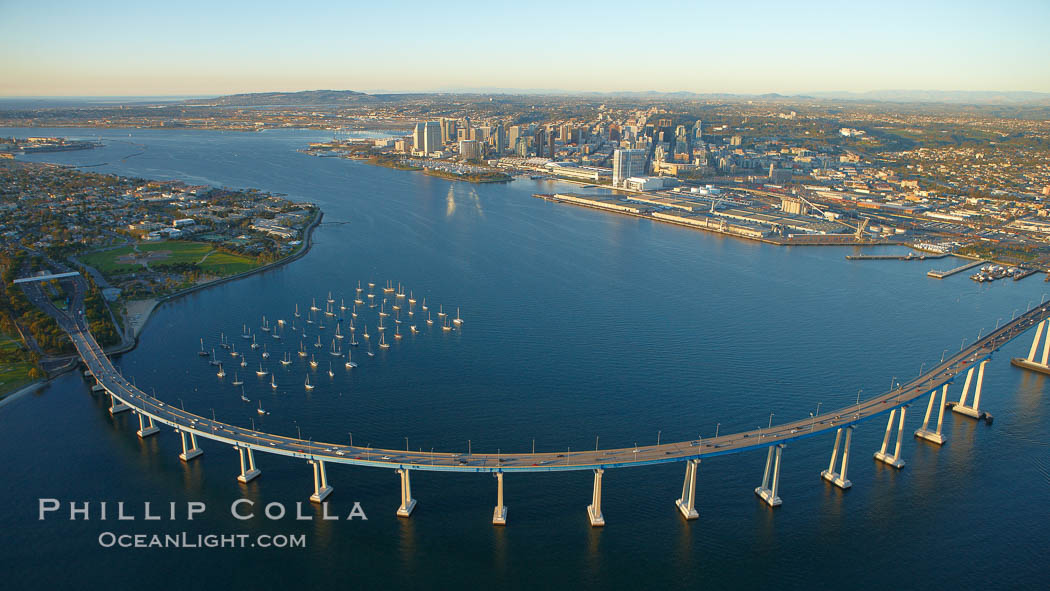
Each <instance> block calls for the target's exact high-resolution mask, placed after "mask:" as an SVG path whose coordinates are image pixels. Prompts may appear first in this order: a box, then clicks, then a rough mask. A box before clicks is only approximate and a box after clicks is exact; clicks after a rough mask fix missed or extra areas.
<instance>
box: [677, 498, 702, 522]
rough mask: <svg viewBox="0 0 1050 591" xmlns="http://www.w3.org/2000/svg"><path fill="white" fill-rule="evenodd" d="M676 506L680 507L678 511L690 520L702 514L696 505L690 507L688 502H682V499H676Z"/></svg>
mask: <svg viewBox="0 0 1050 591" xmlns="http://www.w3.org/2000/svg"><path fill="white" fill-rule="evenodd" d="M674 504H675V506H676V507H678V512H679V513H681V514H682V517H685V518H686V519H688V520H693V519H699V518H700V514H699V513H697V511H696V508H695V507H689V506H687V504H686V503H683V502H682V499H675V502H674Z"/></svg>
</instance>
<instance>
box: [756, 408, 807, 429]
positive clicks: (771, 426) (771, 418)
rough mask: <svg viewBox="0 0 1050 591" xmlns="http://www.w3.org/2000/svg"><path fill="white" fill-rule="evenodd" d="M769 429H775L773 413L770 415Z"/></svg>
mask: <svg viewBox="0 0 1050 591" xmlns="http://www.w3.org/2000/svg"><path fill="white" fill-rule="evenodd" d="M818 408H819V405H818ZM767 428H768V429H772V428H773V413H769V427H767Z"/></svg>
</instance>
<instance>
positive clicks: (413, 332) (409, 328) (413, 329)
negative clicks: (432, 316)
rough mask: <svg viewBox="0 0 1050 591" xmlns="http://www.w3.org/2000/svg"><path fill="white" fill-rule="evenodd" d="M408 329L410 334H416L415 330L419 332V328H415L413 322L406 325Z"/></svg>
mask: <svg viewBox="0 0 1050 591" xmlns="http://www.w3.org/2000/svg"><path fill="white" fill-rule="evenodd" d="M408 330H410V331H412V334H416V333H417V332H419V329H417V328H416V325H415V324H413V325H412V326H410V327H408Z"/></svg>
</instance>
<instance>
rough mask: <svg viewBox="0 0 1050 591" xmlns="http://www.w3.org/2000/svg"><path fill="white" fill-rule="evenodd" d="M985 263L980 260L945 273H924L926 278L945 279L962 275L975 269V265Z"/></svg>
mask: <svg viewBox="0 0 1050 591" xmlns="http://www.w3.org/2000/svg"><path fill="white" fill-rule="evenodd" d="M986 262H987V261H981V260H977V261H970V262H968V263H966V264H965V265H959V266H958V267H956V268H954V269H948V270H947V271H927V272H926V276H927V277H933V278H934V279H944V278H945V277H951V276H952V275H955V274H956V273H962V272H963V271H965V270H967V269H972V268H974V267H976V266H977V265H983V264H984V263H986Z"/></svg>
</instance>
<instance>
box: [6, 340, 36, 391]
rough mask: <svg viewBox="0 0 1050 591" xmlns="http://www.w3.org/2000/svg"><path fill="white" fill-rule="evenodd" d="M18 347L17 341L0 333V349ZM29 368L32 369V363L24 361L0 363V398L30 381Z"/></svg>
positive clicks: (8, 349) (12, 349) (7, 349)
mask: <svg viewBox="0 0 1050 591" xmlns="http://www.w3.org/2000/svg"><path fill="white" fill-rule="evenodd" d="M20 347H21V343H20V342H19V341H17V340H15V339H13V338H11V337H9V336H8V335H5V334H0V350H3V351H5V352H6V351H14V350H17V349H19V348H20ZM31 369H33V364H32V363H28V362H24V361H20V362H13V363H0V398H3V397H4V396H7V395H8V394H10V393H12V392H14V391H15V390H18V389H19V388H21V387H22V386H25V385H26V384H28V383H30V382H32V381H33V378H31V377H29V370H31Z"/></svg>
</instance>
